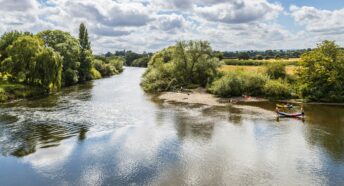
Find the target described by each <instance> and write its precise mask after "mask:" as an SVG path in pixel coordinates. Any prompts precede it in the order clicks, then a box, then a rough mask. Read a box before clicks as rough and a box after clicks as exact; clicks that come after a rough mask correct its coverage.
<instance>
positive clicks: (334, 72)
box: [299, 41, 344, 101]
mask: <svg viewBox="0 0 344 186" xmlns="http://www.w3.org/2000/svg"><path fill="white" fill-rule="evenodd" d="M301 58H302V60H301V61H302V62H301V66H302V68H300V70H299V75H300V84H301V85H300V86H301V92H302V94H303V96H304V97H307V98H309V99H312V100H321V101H344V74H343V72H344V51H343V49H341V48H340V47H339V46H338V45H336V44H335V43H334V42H333V41H324V42H322V43H320V44H318V46H317V48H316V49H314V50H312V51H309V52H306V53H305V54H303V55H302V56H301Z"/></svg>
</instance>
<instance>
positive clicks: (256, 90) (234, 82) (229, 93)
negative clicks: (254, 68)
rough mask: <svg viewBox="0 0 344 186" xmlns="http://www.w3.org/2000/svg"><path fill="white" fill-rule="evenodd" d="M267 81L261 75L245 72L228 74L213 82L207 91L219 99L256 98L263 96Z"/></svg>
mask: <svg viewBox="0 0 344 186" xmlns="http://www.w3.org/2000/svg"><path fill="white" fill-rule="evenodd" d="M267 80H268V77H266V76H265V75H263V74H258V73H250V72H245V71H232V72H228V73H226V74H225V75H223V76H222V77H220V78H219V79H217V80H215V81H214V82H213V83H212V85H211V86H210V87H209V91H210V92H211V93H213V94H216V95H218V96H221V97H233V96H242V95H244V94H245V95H251V96H258V95H262V94H263V88H264V85H265V83H266V81H267Z"/></svg>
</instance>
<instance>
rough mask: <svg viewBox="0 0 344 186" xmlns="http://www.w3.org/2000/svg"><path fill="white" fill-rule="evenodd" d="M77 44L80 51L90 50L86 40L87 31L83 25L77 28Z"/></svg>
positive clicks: (89, 43) (88, 42)
mask: <svg viewBox="0 0 344 186" xmlns="http://www.w3.org/2000/svg"><path fill="white" fill-rule="evenodd" d="M79 43H80V49H81V50H91V42H90V41H89V40H88V31H87V28H86V26H85V24H84V23H81V24H80V27H79Z"/></svg>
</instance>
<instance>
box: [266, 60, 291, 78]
mask: <svg viewBox="0 0 344 186" xmlns="http://www.w3.org/2000/svg"><path fill="white" fill-rule="evenodd" d="M266 73H267V75H268V76H269V77H270V78H271V79H280V78H281V79H284V78H285V77H286V76H287V73H286V70H285V65H284V64H283V63H281V62H278V61H276V62H271V63H269V64H268V65H267V66H266Z"/></svg>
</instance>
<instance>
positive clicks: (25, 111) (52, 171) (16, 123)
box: [0, 68, 344, 186]
mask: <svg viewBox="0 0 344 186" xmlns="http://www.w3.org/2000/svg"><path fill="white" fill-rule="evenodd" d="M143 72H144V69H140V68H126V69H125V71H124V72H123V73H122V74H121V75H118V76H114V77H111V78H107V79H101V80H97V81H94V82H90V83H88V84H85V85H80V86H75V87H70V88H67V89H64V90H63V91H61V92H60V93H59V94H57V95H52V96H50V97H48V98H43V99H39V100H31V101H19V102H16V103H9V104H3V105H1V106H0V185H6V186H8V185H344V108H343V107H334V106H331V107H330V106H306V107H305V112H306V116H307V117H306V120H305V122H302V121H300V120H294V119H281V120H280V121H279V122H277V121H276V120H275V118H274V117H271V116H273V109H274V103H259V104H256V105H255V106H256V107H252V108H257V109H258V108H262V109H264V110H263V112H262V111H257V112H256V111H255V109H250V110H247V109H245V108H244V107H243V108H241V107H238V108H232V107H228V108H212V107H207V106H196V105H193V106H192V105H182V104H172V103H171V104H169V103H162V102H160V101H156V100H155V99H153V98H152V97H151V96H150V95H146V94H145V93H144V92H143V91H142V90H141V88H140V86H139V83H140V78H141V75H142V74H143ZM154 100H155V101H154ZM262 109H258V110H262Z"/></svg>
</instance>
